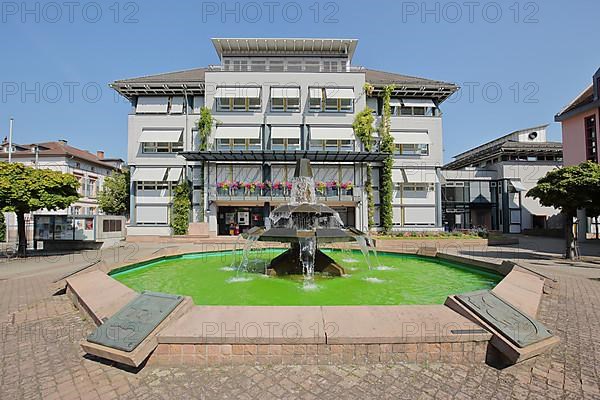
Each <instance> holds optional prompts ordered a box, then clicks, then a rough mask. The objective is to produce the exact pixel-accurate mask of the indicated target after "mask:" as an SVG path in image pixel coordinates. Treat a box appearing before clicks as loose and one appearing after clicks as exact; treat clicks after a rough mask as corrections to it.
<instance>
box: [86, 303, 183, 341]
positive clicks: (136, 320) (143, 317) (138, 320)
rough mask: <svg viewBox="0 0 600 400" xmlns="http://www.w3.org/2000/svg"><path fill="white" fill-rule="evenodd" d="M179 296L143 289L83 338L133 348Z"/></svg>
mask: <svg viewBox="0 0 600 400" xmlns="http://www.w3.org/2000/svg"><path fill="white" fill-rule="evenodd" d="M182 300H183V296H176V295H171V294H164V293H153V292H143V293H142V294H140V295H139V296H138V297H136V298H135V299H133V300H132V301H131V302H129V304H127V305H126V306H125V307H123V308H122V309H120V310H119V311H118V312H117V313H116V314H115V315H113V316H112V317H110V318H109V319H108V320H107V321H106V322H104V323H103V324H102V325H100V326H99V327H98V328H96V330H95V331H94V332H92V333H91V334H90V335H89V336H88V338H87V340H88V341H89V342H91V343H97V344H100V345H102V346H106V347H110V348H113V349H118V350H124V351H132V350H134V349H135V348H136V347H137V346H138V345H139V344H140V343H141V342H142V341H143V340H144V339H145V338H146V337H147V336H148V335H149V334H150V333H151V332H152V331H153V330H154V329H156V327H157V326H158V325H159V324H160V323H161V322H162V321H163V320H164V319H165V318H166V317H167V316H168V315H169V314H170V313H171V312H172V311H173V310H174V309H175V308H176V307H177V305H179V303H181V301H182Z"/></svg>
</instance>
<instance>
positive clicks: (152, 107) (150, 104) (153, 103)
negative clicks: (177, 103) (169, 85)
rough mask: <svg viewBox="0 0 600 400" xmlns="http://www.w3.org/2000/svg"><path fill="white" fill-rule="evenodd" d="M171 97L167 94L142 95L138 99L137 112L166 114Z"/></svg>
mask: <svg viewBox="0 0 600 400" xmlns="http://www.w3.org/2000/svg"><path fill="white" fill-rule="evenodd" d="M168 103H169V98H168V97H165V96H140V97H138V99H137V107H136V109H135V110H136V112H138V113H148V114H166V112H167V105H168Z"/></svg>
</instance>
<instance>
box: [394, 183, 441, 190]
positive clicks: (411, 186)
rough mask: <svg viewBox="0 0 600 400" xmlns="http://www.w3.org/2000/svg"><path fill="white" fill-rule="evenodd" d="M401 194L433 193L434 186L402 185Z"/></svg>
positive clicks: (422, 184)
mask: <svg viewBox="0 0 600 400" xmlns="http://www.w3.org/2000/svg"><path fill="white" fill-rule="evenodd" d="M401 186H402V191H403V192H427V191H429V192H433V191H434V186H433V185H432V184H428V183H403V184H402V185H401Z"/></svg>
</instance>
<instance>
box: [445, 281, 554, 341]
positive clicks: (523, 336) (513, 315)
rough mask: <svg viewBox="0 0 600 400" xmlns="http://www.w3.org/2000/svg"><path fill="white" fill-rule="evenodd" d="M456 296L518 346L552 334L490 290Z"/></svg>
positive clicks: (540, 339)
mask: <svg viewBox="0 0 600 400" xmlns="http://www.w3.org/2000/svg"><path fill="white" fill-rule="evenodd" d="M456 297H457V298H458V300H459V301H460V302H461V303H463V304H464V305H465V306H466V307H468V308H469V309H470V310H472V311H473V312H474V313H475V314H477V315H478V316H479V317H480V318H481V319H483V320H484V321H485V322H487V323H488V324H490V325H492V326H493V327H494V328H495V329H496V330H497V331H499V332H500V333H501V334H502V335H504V336H505V337H506V338H507V339H508V340H510V341H511V342H512V343H514V344H515V345H516V346H518V347H521V348H522V347H525V346H529V345H531V344H534V343H537V342H540V341H542V340H544V339H547V338H549V337H551V336H552V333H551V332H550V331H548V329H546V327H545V326H544V325H542V324H541V323H539V322H538V321H536V320H535V319H533V318H531V317H529V316H527V315H525V314H523V313H522V312H521V311H519V310H518V309H516V308H515V307H513V306H512V305H511V304H509V303H507V302H505V301H504V300H502V299H501V298H499V297H497V296H495V295H494V294H493V293H492V292H490V291H488V290H482V291H477V292H473V293H465V294H461V295H458V296H456Z"/></svg>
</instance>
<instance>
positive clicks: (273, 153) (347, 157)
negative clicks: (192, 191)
mask: <svg viewBox="0 0 600 400" xmlns="http://www.w3.org/2000/svg"><path fill="white" fill-rule="evenodd" d="M179 155H181V156H183V157H184V158H185V159H186V160H188V161H215V162H216V161H230V162H233V161H259V162H273V161H275V162H277V161H279V162H295V161H297V160H299V159H301V158H307V159H309V160H310V161H315V162H327V161H330V162H351V163H357V162H382V161H384V160H385V159H386V158H387V157H389V156H390V154H389V153H372V152H367V151H314V150H313V151H310V150H294V151H288V150H220V151H184V152H181V153H179Z"/></svg>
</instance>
